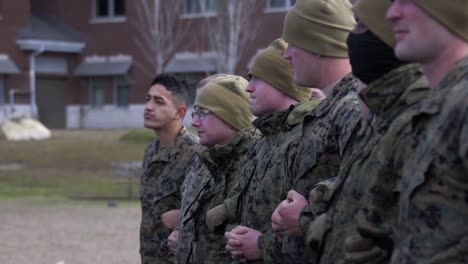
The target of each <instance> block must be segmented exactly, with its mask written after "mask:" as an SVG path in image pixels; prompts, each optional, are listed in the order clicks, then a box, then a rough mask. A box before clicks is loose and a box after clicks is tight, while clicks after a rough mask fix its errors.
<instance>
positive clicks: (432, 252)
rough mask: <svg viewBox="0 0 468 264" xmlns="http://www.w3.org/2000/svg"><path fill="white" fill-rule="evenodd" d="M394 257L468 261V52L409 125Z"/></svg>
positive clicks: (418, 260)
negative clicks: (467, 55)
mask: <svg viewBox="0 0 468 264" xmlns="http://www.w3.org/2000/svg"><path fill="white" fill-rule="evenodd" d="M407 127H408V129H409V131H410V133H408V134H404V135H402V136H401V137H402V140H403V141H408V142H409V144H407V147H408V148H407V152H408V153H409V154H408V157H407V158H406V159H405V162H404V165H403V175H402V179H401V181H400V182H399V185H398V186H397V190H398V191H399V193H400V199H399V211H398V212H399V221H398V224H397V225H396V227H395V232H396V234H395V239H394V242H395V249H394V255H393V257H392V263H467V262H468V225H467V221H468V57H465V58H464V59H463V60H462V61H460V62H459V63H458V64H457V65H456V66H454V67H453V68H452V69H451V70H450V71H449V73H448V74H447V75H446V76H445V77H444V79H443V80H442V81H441V82H440V83H439V85H438V86H437V87H435V88H433V89H432V90H431V92H430V94H429V95H428V97H427V99H426V100H424V101H423V102H422V103H421V104H420V105H419V107H418V109H417V112H416V113H415V114H414V115H413V116H412V118H411V119H410V122H409V124H408V125H407Z"/></svg>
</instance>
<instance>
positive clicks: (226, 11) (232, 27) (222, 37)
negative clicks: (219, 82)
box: [206, 0, 264, 73]
mask: <svg viewBox="0 0 468 264" xmlns="http://www.w3.org/2000/svg"><path fill="white" fill-rule="evenodd" d="M263 6H264V2H263V1H258V0H220V2H219V6H218V12H217V16H216V18H214V19H213V18H207V19H206V22H207V23H206V29H207V30H208V36H209V39H210V44H211V47H212V49H213V50H214V51H215V52H216V53H217V58H218V72H223V73H234V72H235V71H236V68H237V64H238V63H239V60H240V58H241V57H242V55H243V50H245V47H246V45H248V44H249V43H250V42H251V41H252V40H253V39H254V38H255V36H256V31H257V29H258V27H259V25H260V21H259V17H261V16H259V15H258V14H259V10H261V8H263Z"/></svg>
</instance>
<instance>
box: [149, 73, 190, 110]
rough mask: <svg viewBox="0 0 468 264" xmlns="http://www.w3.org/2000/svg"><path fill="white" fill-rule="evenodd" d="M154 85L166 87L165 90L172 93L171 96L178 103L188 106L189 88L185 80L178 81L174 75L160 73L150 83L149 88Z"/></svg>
mask: <svg viewBox="0 0 468 264" xmlns="http://www.w3.org/2000/svg"><path fill="white" fill-rule="evenodd" d="M156 84H160V85H163V86H164V87H166V89H167V90H168V91H170V92H172V95H173V96H174V97H176V99H178V101H179V103H182V104H184V105H185V106H187V105H188V104H189V101H190V98H189V94H188V90H189V86H188V84H187V82H186V81H185V80H178V79H177V78H176V77H175V76H174V75H171V74H165V73H162V74H158V75H156V77H154V79H153V81H152V82H151V86H154V85H156Z"/></svg>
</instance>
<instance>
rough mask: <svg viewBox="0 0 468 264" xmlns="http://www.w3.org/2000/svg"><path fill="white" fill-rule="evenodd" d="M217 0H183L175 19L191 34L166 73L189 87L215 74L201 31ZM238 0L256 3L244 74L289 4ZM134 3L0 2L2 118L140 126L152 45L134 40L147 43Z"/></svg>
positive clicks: (277, 32) (54, 124) (276, 32)
mask: <svg viewBox="0 0 468 264" xmlns="http://www.w3.org/2000/svg"><path fill="white" fill-rule="evenodd" d="M141 1H148V0H141ZM160 1H161V2H163V3H164V4H173V3H175V1H171V0H160ZM217 1H222V0H183V1H182V2H181V4H182V8H181V9H180V13H179V14H177V16H176V18H177V20H178V21H179V22H180V25H181V27H187V28H188V30H187V28H185V31H184V32H185V33H184V36H183V37H184V38H185V39H183V40H182V41H181V42H180V43H181V45H178V46H177V50H175V51H174V52H173V54H172V56H171V57H170V59H169V60H168V61H167V62H166V63H165V72H172V73H175V74H178V75H180V76H182V77H184V78H186V79H188V80H189V82H191V83H192V84H194V83H196V82H197V81H198V80H199V79H200V78H202V77H204V76H206V75H208V74H211V73H214V72H216V71H217V69H218V68H217V67H218V65H217V63H218V62H217V61H218V60H217V58H218V56H219V55H218V53H216V52H214V51H213V50H212V49H211V48H210V42H209V41H208V36H209V34H211V33H210V32H207V31H206V21H207V20H216V19H218V18H217V15H218V13H217V6H218V2H217ZM242 1H249V2H251V3H256V4H258V3H260V4H261V6H262V8H261V9H260V10H259V11H258V15H257V16H256V18H257V19H258V23H257V24H258V25H259V26H258V29H257V30H256V31H255V32H249V34H253V39H252V40H251V42H250V44H249V45H246V46H245V48H243V49H242V54H241V56H240V57H239V63H238V64H237V67H236V73H237V74H240V75H245V74H246V72H247V69H248V65H249V63H250V61H251V59H252V57H253V56H254V55H255V54H256V53H257V52H258V50H259V49H261V48H264V47H266V46H267V45H268V44H269V43H270V42H271V41H272V40H274V39H275V38H278V37H279V36H281V31H282V24H283V19H284V15H285V12H286V10H287V9H288V8H289V7H290V6H291V5H292V4H293V3H294V2H295V1H294V0H242ZM139 3H140V2H139V0H80V1H67V0H0V32H1V34H2V41H1V42H0V122H2V121H3V120H4V119H5V118H6V117H8V116H9V115H11V113H12V112H15V113H16V114H23V115H27V116H31V115H33V116H38V118H39V120H40V121H42V122H43V123H44V124H45V125H46V126H48V127H50V128H126V127H141V126H142V124H143V117H142V112H143V107H144V98H145V95H146V92H147V89H148V88H149V87H148V84H149V83H150V81H151V79H152V77H153V75H154V73H155V66H154V63H153V61H152V60H151V59H148V58H151V56H152V55H151V51H149V50H147V48H145V45H139V44H141V43H142V42H145V41H146V43H147V44H148V39H147V38H146V37H147V35H146V34H145V33H144V32H145V30H146V29H145V24H144V23H141V13H139V11H138V8H139V6H138V5H139ZM140 11H141V10H140ZM246 30H247V29H246ZM150 44H151V43H150ZM154 52H158V51H157V50H154ZM34 91H35V92H34ZM12 108H13V109H12Z"/></svg>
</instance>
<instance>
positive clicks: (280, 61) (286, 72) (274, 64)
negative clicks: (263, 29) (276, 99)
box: [249, 39, 311, 102]
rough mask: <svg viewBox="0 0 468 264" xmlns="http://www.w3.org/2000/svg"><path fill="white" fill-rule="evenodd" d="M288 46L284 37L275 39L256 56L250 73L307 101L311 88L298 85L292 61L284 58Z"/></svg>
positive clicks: (292, 95) (298, 98) (291, 95)
mask: <svg viewBox="0 0 468 264" xmlns="http://www.w3.org/2000/svg"><path fill="white" fill-rule="evenodd" d="M287 46H288V44H287V43H286V42H285V41H284V40H282V39H277V40H275V41H273V43H271V44H270V46H268V48H266V49H264V50H262V51H261V52H260V53H259V54H258V55H257V56H255V58H254V61H253V64H252V67H251V68H250V71H249V75H253V76H255V77H257V78H260V79H262V80H263V81H265V82H267V83H268V84H270V85H271V86H273V87H274V88H275V89H278V90H280V91H282V92H283V93H285V94H287V95H289V96H290V97H291V98H294V99H296V100H297V101H300V102H303V101H307V100H309V99H310V95H311V90H310V89H309V88H306V87H302V86H298V85H296V83H295V82H294V75H293V71H292V66H291V63H289V62H288V61H287V60H285V59H284V58H283V53H284V52H285V51H286V48H287Z"/></svg>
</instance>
